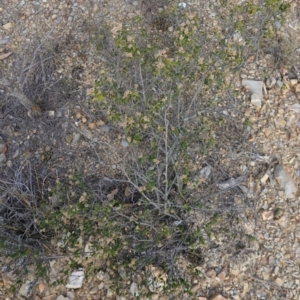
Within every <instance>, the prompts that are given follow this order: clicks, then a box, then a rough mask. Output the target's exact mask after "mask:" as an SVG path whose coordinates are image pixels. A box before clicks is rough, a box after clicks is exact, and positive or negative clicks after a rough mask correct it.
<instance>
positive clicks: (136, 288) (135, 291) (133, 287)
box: [130, 282, 139, 297]
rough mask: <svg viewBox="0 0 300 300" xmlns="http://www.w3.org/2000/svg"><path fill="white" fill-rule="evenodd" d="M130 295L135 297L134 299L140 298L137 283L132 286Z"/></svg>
mask: <svg viewBox="0 0 300 300" xmlns="http://www.w3.org/2000/svg"><path fill="white" fill-rule="evenodd" d="M130 293H131V294H132V295H133V296H134V297H138V296H139V290H138V285H137V283H136V282H133V283H132V284H131V285H130Z"/></svg>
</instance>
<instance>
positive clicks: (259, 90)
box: [242, 79, 265, 99]
mask: <svg viewBox="0 0 300 300" xmlns="http://www.w3.org/2000/svg"><path fill="white" fill-rule="evenodd" d="M242 85H243V86H245V87H247V89H248V90H249V92H250V93H251V94H256V95H258V97H259V99H262V98H263V89H265V83H264V82H263V81H257V80H247V79H243V80H242Z"/></svg>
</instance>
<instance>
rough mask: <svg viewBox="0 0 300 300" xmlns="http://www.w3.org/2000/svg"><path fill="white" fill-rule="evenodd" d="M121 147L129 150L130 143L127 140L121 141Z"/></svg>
mask: <svg viewBox="0 0 300 300" xmlns="http://www.w3.org/2000/svg"><path fill="white" fill-rule="evenodd" d="M121 146H122V147H123V148H127V147H128V146H129V144H128V142H127V141H126V140H124V139H123V140H122V141H121Z"/></svg>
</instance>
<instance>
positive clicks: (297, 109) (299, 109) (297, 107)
mask: <svg viewBox="0 0 300 300" xmlns="http://www.w3.org/2000/svg"><path fill="white" fill-rule="evenodd" d="M287 108H288V109H289V110H292V111H294V112H296V113H299V112H300V104H299V103H295V104H293V105H288V106H287Z"/></svg>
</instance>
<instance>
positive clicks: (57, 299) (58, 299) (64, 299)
mask: <svg viewBox="0 0 300 300" xmlns="http://www.w3.org/2000/svg"><path fill="white" fill-rule="evenodd" d="M56 300H70V298H68V297H65V296H63V295H59V296H58V297H57V298H56Z"/></svg>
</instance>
